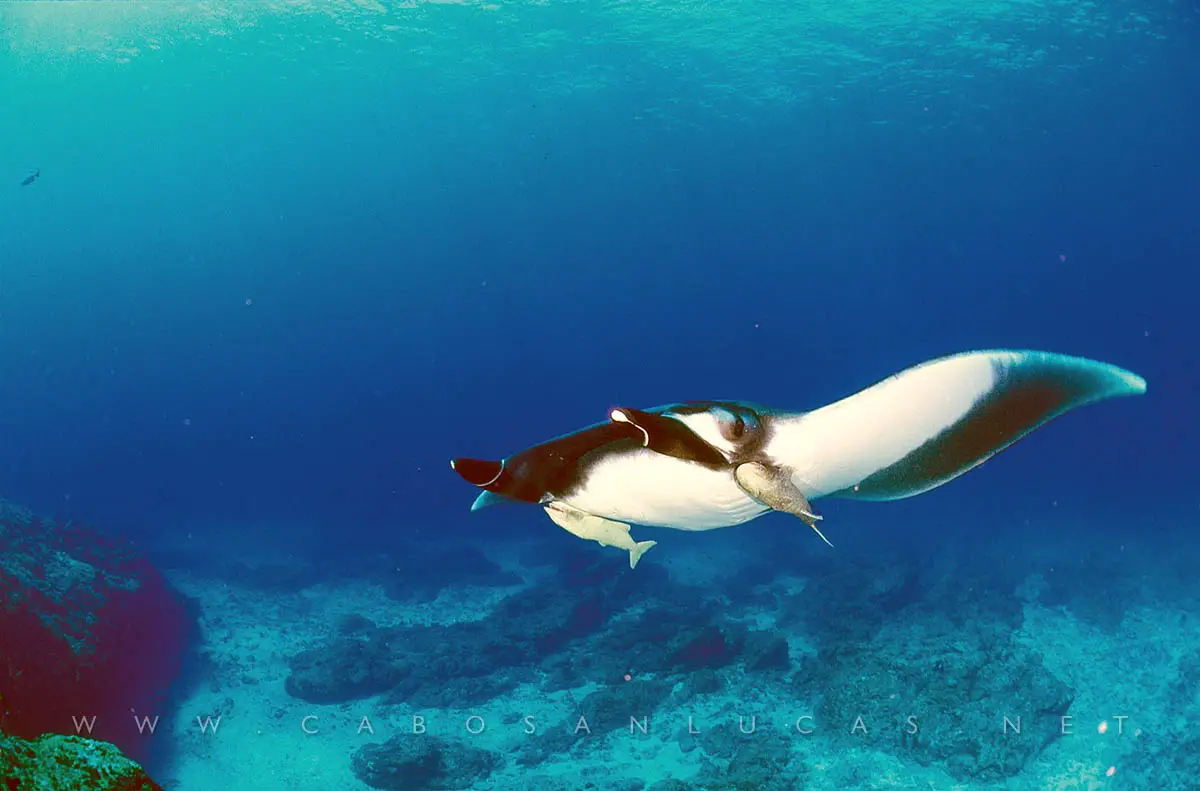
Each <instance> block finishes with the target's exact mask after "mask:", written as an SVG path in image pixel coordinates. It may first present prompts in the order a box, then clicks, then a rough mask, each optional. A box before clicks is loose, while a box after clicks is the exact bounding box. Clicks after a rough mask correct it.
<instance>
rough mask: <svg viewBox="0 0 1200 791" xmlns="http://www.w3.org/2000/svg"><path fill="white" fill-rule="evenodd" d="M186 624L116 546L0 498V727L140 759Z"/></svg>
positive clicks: (182, 613) (122, 545)
mask: <svg viewBox="0 0 1200 791" xmlns="http://www.w3.org/2000/svg"><path fill="white" fill-rule="evenodd" d="M191 629H192V620H191V618H190V616H189V615H188V611H187V609H186V608H185V606H184V603H183V600H182V599H181V597H180V596H179V595H178V594H177V593H176V592H175V591H174V590H173V589H172V588H171V587H170V586H169V585H168V584H167V582H166V581H165V580H164V579H163V577H162V575H161V574H159V573H158V571H156V570H155V569H154V567H153V566H152V565H151V564H150V563H149V562H148V561H147V560H146V559H145V558H144V557H142V556H141V555H140V554H138V553H137V552H136V551H135V549H134V548H133V547H132V545H131V544H129V543H128V542H126V541H123V540H120V539H116V538H114V537H112V536H109V535H106V534H104V533H101V532H99V531H97V530H93V529H91V528H88V527H84V526H81V525H78V524H63V523H59V522H54V521H51V520H45V519H41V518H39V517H37V516H35V515H33V514H32V513H30V512H29V511H27V510H24V509H21V508H18V507H16V506H13V505H11V504H8V503H5V502H3V501H0V633H2V634H3V635H4V639H3V642H2V643H0V729H2V730H3V731H4V732H6V733H8V734H11V735H14V736H18V737H21V738H26V739H31V738H35V737H37V736H40V735H42V734H44V733H58V734H64V735H75V734H77V733H78V732H79V730H80V728H81V727H84V726H83V723H88V724H89V725H90V730H88V731H87V732H86V734H85V735H88V736H92V737H95V738H101V739H104V740H105V741H109V742H112V743H113V744H115V745H117V746H118V747H119V748H120V749H121V750H123V751H124V752H125V753H127V754H129V755H132V756H134V757H135V758H137V759H140V760H144V758H145V757H146V750H147V746H148V740H149V739H150V738H153V737H152V735H151V734H150V733H149V732H147V733H146V734H144V735H143V734H142V733H141V732H139V729H138V727H137V723H136V722H135V720H134V716H135V715H136V716H140V717H150V718H153V717H154V716H156V715H159V714H162V713H165V712H164V711H163V708H164V706H165V703H166V694H167V691H168V687H169V686H170V684H171V683H172V682H173V681H174V680H175V679H176V678H177V676H178V674H179V672H180V670H181V667H182V663H183V659H184V654H185V651H186V649H187V643H188V639H189V636H190V633H191Z"/></svg>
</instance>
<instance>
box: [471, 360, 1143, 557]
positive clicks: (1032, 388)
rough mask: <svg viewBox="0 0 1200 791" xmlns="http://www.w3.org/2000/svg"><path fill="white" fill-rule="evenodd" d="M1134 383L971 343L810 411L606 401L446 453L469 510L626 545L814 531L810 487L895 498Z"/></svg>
mask: <svg viewBox="0 0 1200 791" xmlns="http://www.w3.org/2000/svg"><path fill="white" fill-rule="evenodd" d="M1145 391H1146V382H1145V380H1143V379H1142V378H1141V377H1139V376H1137V375H1136V374H1133V373H1131V372H1129V371H1126V370H1124V369H1122V368H1118V367H1116V366H1114V365H1109V364H1107V363H1102V362H1097V361H1095V360H1089V359H1086V358H1082V357H1072V356H1068V355H1064V354H1055V353H1051V352H1042V351H1019V350H1005V349H997V350H983V351H972V352H964V353H961V354H955V355H952V356H948V357H942V358H939V359H935V360H930V361H928V362H924V363H921V364H920V365H916V366H914V367H912V368H909V369H907V370H904V371H901V372H900V373H897V374H893V375H892V376H890V377H888V378H887V379H884V380H883V381H881V382H878V383H877V384H875V385H872V386H871V387H868V388H866V389H864V390H861V391H859V392H857V393H854V394H853V395H850V396H847V397H845V398H843V399H841V400H840V401H836V402H834V403H832V404H828V405H826V406H823V407H821V408H819V409H815V410H812V411H807V412H805V411H788V410H782V409H775V408H771V407H765V406H762V405H759V404H755V403H752V402H746V401H688V402H681V403H676V404H667V405H664V406H657V407H652V408H649V409H635V408H631V407H617V408H614V409H611V410H610V411H609V413H608V419H607V420H606V421H604V422H601V423H595V424H593V425H590V426H586V427H584V428H581V429H579V430H578V431H574V432H572V433H570V434H566V435H563V436H561V437H557V438H555V439H551V440H549V441H546V442H543V443H541V444H538V445H534V446H532V447H530V448H526V449H525V450H522V451H520V452H518V453H515V454H513V455H511V456H508V457H506V458H504V459H502V460H500V461H484V460H480V459H471V458H456V459H453V460H452V461H451V462H450V466H451V468H452V469H454V470H455V471H456V472H457V473H458V474H459V475H460V476H461V477H462V478H463V479H464V480H466V481H467V482H468V483H470V484H473V485H474V486H477V487H479V488H480V489H482V490H483V491H482V492H481V493H480V494H479V496H478V497H477V498H476V500H475V503H474V505H473V506H472V508H471V510H473V511H474V510H478V509H479V508H482V507H484V506H486V505H490V504H493V503H496V502H502V501H517V502H526V503H536V504H539V505H541V506H542V507H543V509H544V510H545V512H546V514H547V515H548V516H549V517H550V519H551V520H552V521H554V523H555V524H557V525H559V526H561V527H562V528H564V529H565V530H567V531H569V532H571V533H572V534H574V535H576V536H579V537H580V538H584V539H588V540H592V541H596V542H598V543H600V544H602V545H605V546H612V547H617V548H619V549H622V550H625V551H627V552H628V553H629V565H630V567H631V568H633V567H636V566H637V563H638V560H639V559H640V558H641V556H642V555H643V553H645V552H646V551H647V550H648V549H650V548H651V547H653V546H654V545H655V543H656V542H654V541H635V540H634V539H633V538H632V536H631V534H630V525H635V524H636V525H644V526H649V527H666V528H673V529H676V530H713V529H716V528H721V527H730V526H733V525H740V524H744V523H746V522H749V521H750V520H752V519H755V518H757V517H759V516H762V515H763V514H765V513H768V512H770V511H780V512H783V513H787V514H792V515H794V516H796V517H798V518H800V519H801V520H802V521H804V523H805V524H807V525H808V526H809V527H811V528H812V529H813V530H814V531H815V532H816V534H817V535H818V536H820V538H821V539H822V540H823V541H825V543H827V544H829V545H830V546H832V544H831V543H830V542H829V540H828V539H827V538H826V537H825V535H824V533H822V532H821V530H820V526H819V523H820V522H821V520H822V517H821V516H820V515H819V514H818V513H817V512H816V510H815V509H814V508H813V505H812V502H813V501H814V500H817V499H819V498H821V497H846V498H854V499H859V500H899V499H902V498H905V497H912V496H914V495H918V494H921V493H922V492H927V491H929V490H931V489H935V488H937V487H939V486H941V485H943V484H945V483H947V482H949V481H952V480H954V479H955V478H957V477H958V476H960V475H962V474H963V473H965V472H967V471H968V470H971V469H973V468H975V467H977V466H979V465H980V464H982V463H983V462H985V461H986V460H988V459H989V458H991V457H992V456H994V455H996V454H997V453H999V452H1000V451H1002V450H1004V449H1005V448H1007V447H1009V446H1010V445H1012V444H1013V443H1014V442H1016V441H1017V440H1019V439H1021V438H1022V437H1024V436H1026V435H1028V434H1029V433H1030V432H1032V431H1034V430H1035V429H1037V428H1039V427H1040V426H1043V425H1045V424H1046V423H1048V422H1049V421H1051V420H1053V419H1054V418H1055V417H1058V416H1059V415H1061V414H1063V413H1065V412H1067V411H1069V410H1071V409H1074V408H1076V407H1079V406H1082V405H1084V404H1087V403H1091V402H1093V401H1100V400H1103V399H1108V398H1115V397H1119V396H1129V395H1138V394H1141V393H1144V392H1145Z"/></svg>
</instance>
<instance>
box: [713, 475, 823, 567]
mask: <svg viewBox="0 0 1200 791" xmlns="http://www.w3.org/2000/svg"><path fill="white" fill-rule="evenodd" d="M733 475H734V478H735V479H736V480H737V484H738V486H740V487H741V489H742V491H744V492H745V493H746V494H748V495H750V496H751V497H753V498H754V499H755V500H758V501H759V502H760V503H762V504H763V505H766V506H770V507H771V508H773V509H774V510H776V511H782V512H783V513H785V514H792V515H793V516H798V517H799V518H800V519H801V520H803V521H804V524H806V525H808V526H809V527H811V528H812V529H813V532H814V533H816V534H817V535H818V536H820V537H821V540H822V541H824V542H825V543H826V544H829V546H831V547H832V546H833V544H831V543H830V542H829V539H828V538H826V537H825V534H824V533H822V532H821V530H820V528H818V527H817V522H819V521H820V520H821V519H822V517H821V516H820V515H819V514H817V512H816V511H814V510H813V507H812V505H811V504H810V503H809V502H808V498H807V497H805V496H804V492H802V491H800V489H799V488H798V487H797V486H796V484H795V483H793V482H792V476H791V475H789V474H788V472H787V471H786V470H784V469H781V468H779V467H768V466H767V465H765V464H759V463H758V462H747V463H745V464H739V465H738V466H737V469H735V470H734V472H733Z"/></svg>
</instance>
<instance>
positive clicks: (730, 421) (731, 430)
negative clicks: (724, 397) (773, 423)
mask: <svg viewBox="0 0 1200 791" xmlns="http://www.w3.org/2000/svg"><path fill="white" fill-rule="evenodd" d="M718 425H720V427H721V435H722V436H723V437H724V438H725V439H727V440H729V441H730V442H740V441H742V440H744V439H746V438H747V437H748V436H749V435H750V434H751V433H752V432H753V431H755V430H756V429H757V428H758V421H757V420H756V419H755V417H754V415H753V414H752V413H745V414H743V413H742V411H741V410H732V409H730V410H722V414H721V417H720V420H719V421H718Z"/></svg>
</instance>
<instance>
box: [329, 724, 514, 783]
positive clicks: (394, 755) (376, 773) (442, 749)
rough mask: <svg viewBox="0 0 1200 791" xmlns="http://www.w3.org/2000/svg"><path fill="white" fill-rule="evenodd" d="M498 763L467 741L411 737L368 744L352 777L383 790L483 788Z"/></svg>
mask: <svg viewBox="0 0 1200 791" xmlns="http://www.w3.org/2000/svg"><path fill="white" fill-rule="evenodd" d="M500 764H501V759H500V757H499V756H498V755H496V754H495V753H492V752H488V751H487V750H482V749H480V748H478V747H475V746H474V745H471V744H467V743H466V742H463V741H451V740H449V739H441V738H438V737H436V736H429V735H413V734H406V735H404V736H395V737H393V738H391V739H389V740H388V741H386V742H384V743H383V744H369V745H367V746H365V747H362V748H361V749H359V750H358V751H357V752H356V753H355V754H354V758H353V769H354V776H355V777H357V778H358V779H359V780H361V781H362V782H364V783H366V784H367V785H369V786H371V788H380V789H384V790H385V791H456V790H457V789H466V788H483V787H485V786H486V785H487V784H486V782H485V781H486V780H487V777H488V775H490V774H491V773H492V772H493V771H494V770H495V769H496V767H498V766H499V765H500Z"/></svg>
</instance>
